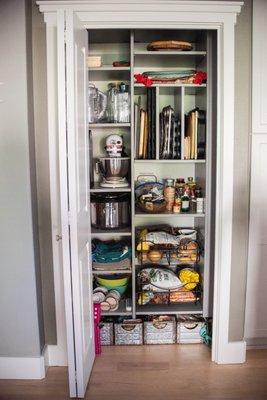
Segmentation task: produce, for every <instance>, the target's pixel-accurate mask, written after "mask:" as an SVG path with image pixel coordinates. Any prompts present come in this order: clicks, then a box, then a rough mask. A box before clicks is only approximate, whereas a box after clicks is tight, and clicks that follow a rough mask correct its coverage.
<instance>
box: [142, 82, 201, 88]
mask: <svg viewBox="0 0 267 400" xmlns="http://www.w3.org/2000/svg"><path fill="white" fill-rule="evenodd" d="M157 86H158V87H193V88H203V87H207V85H206V83H203V84H202V85H196V84H195V83H153V85H152V86H151V87H157ZM134 87H146V86H144V85H143V83H135V84H134Z"/></svg>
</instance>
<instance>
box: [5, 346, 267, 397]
mask: <svg viewBox="0 0 267 400" xmlns="http://www.w3.org/2000/svg"><path fill="white" fill-rule="evenodd" d="M0 399H1V400H17V399H19V400H24V399H25V400H26V399H27V400H63V399H64V400H66V399H68V388H67V369H66V368H62V367H57V368H56V367H54V368H49V370H48V373H47V377H46V378H45V379H44V380H42V381H9V380H2V381H0ZM86 399H87V400H89V399H90V400H147V399H151V400H180V399H181V400H184V399H187V400H204V399H205V400H211V399H212V400H229V399H231V400H237V399H238V400H266V399H267V350H258V351H255V350H253V351H252V350H251V351H249V352H248V356H247V363H246V364H244V365H224V366H222V365H216V364H214V363H212V362H211V361H210V353H209V350H208V348H207V347H206V346H204V345H183V346H181V345H174V346H172V345H170V346H140V347H105V348H104V349H103V352H102V355H101V356H99V357H97V359H96V362H95V366H94V370H93V373H92V377H91V380H90V384H89V387H88V390H87V394H86Z"/></svg>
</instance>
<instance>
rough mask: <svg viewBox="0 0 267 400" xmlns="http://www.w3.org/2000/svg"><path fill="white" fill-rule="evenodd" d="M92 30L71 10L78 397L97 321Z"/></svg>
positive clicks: (68, 35) (69, 68)
mask: <svg viewBox="0 0 267 400" xmlns="http://www.w3.org/2000/svg"><path fill="white" fill-rule="evenodd" d="M87 42H88V38H87V31H86V30H85V29H84V28H83V27H82V25H81V24H80V21H79V19H78V17H77V16H76V15H75V13H73V12H72V11H71V10H70V11H67V12H66V82H67V127H68V128H67V144H68V179H69V211H70V253H71V273H72V299H73V320H74V342H75V362H76V380H77V383H76V384H77V396H78V397H84V394H85V391H86V387H87V383H88V380H89V377H90V373H91V369H92V366H93V362H94V358H95V351H94V335H93V332H94V321H93V304H92V300H91V298H90V297H89V296H90V293H92V290H91V289H92V288H91V286H92V281H91V279H90V273H89V248H90V246H89V238H90V215H89V211H90V210H89V170H88V169H89V159H88V157H89V151H88V129H87V126H88V125H87V86H88V82H87V66H86V57H87Z"/></svg>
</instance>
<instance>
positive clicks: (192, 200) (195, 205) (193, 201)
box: [189, 190, 197, 214]
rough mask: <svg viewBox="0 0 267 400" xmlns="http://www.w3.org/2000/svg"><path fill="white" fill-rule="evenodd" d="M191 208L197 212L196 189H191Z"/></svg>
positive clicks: (193, 212) (193, 211)
mask: <svg viewBox="0 0 267 400" xmlns="http://www.w3.org/2000/svg"><path fill="white" fill-rule="evenodd" d="M189 208H190V212H191V213H192V214H195V213H196V212H197V199H196V196H195V191H194V190H191V198H190V201H189Z"/></svg>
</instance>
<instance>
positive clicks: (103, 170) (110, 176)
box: [97, 135, 130, 188]
mask: <svg viewBox="0 0 267 400" xmlns="http://www.w3.org/2000/svg"><path fill="white" fill-rule="evenodd" d="M105 150H106V152H107V157H100V158H99V159H98V161H97V170H98V171H99V172H100V174H101V176H102V181H101V182H100V186H101V187H104V188H124V187H129V183H128V181H127V179H126V176H127V174H128V171H129V165H130V157H123V156H122V155H123V153H124V146H123V140H122V137H121V136H120V135H109V136H108V137H107V138H106V146H105Z"/></svg>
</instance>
